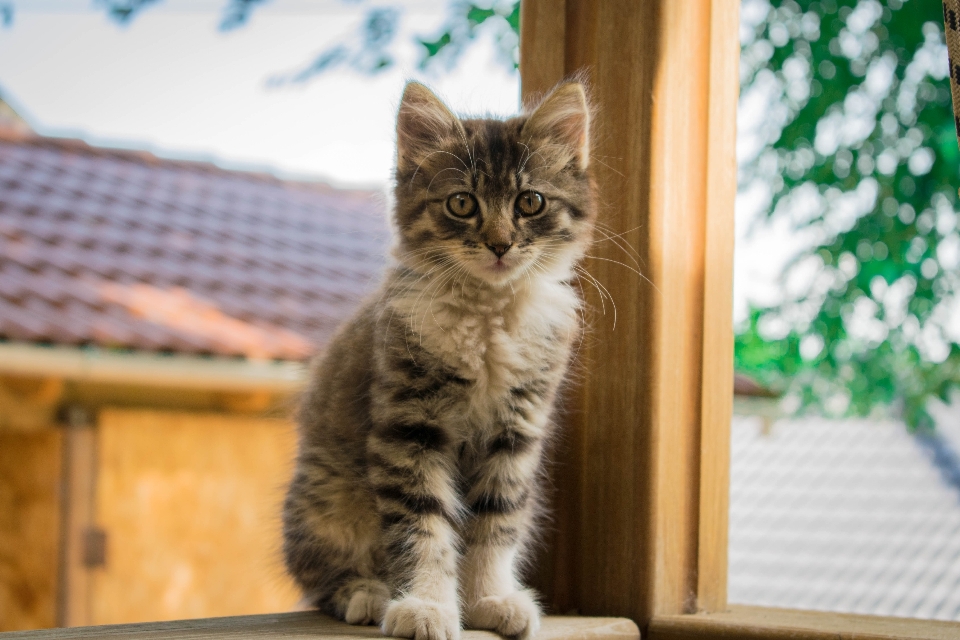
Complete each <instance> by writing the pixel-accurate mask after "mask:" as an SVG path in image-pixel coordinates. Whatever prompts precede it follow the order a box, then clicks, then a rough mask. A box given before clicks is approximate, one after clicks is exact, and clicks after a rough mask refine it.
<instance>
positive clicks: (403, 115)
mask: <svg viewBox="0 0 960 640" xmlns="http://www.w3.org/2000/svg"><path fill="white" fill-rule="evenodd" d="M454 136H455V137H456V138H457V139H461V138H462V137H463V128H462V127H461V125H460V121H459V120H457V116H455V115H453V112H452V111H450V109H448V108H447V105H445V104H443V102H442V101H441V100H440V98H438V97H437V96H436V95H434V93H433V92H432V91H430V89H427V88H426V87H425V86H423V85H422V84H420V83H419V82H408V83H407V86H406V87H405V88H404V90H403V97H402V98H401V99H400V111H399V113H398V114H397V169H398V170H406V169H409V168H412V167H415V166H417V165H418V164H419V163H420V162H422V161H423V158H424V157H425V156H426V154H428V153H430V152H432V151H435V150H436V149H437V147H439V146H440V145H441V144H442V143H443V141H444V140H445V139H447V138H450V137H454Z"/></svg>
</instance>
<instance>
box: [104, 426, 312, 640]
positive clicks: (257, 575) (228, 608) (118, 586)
mask: <svg viewBox="0 0 960 640" xmlns="http://www.w3.org/2000/svg"><path fill="white" fill-rule="evenodd" d="M97 428H98V434H99V435H98V458H99V463H98V473H97V499H96V524H97V525H98V526H100V527H101V528H102V529H104V530H105V531H106V533H107V550H106V566H105V567H104V568H101V569H95V570H93V588H92V595H91V602H92V615H91V621H90V622H91V623H92V624H111V623H123V622H140V621H146V620H172V619H182V618H200V617H209V616H216V615H238V614H252V613H265V612H269V611H278V610H279V611H282V610H289V609H290V608H291V607H292V606H293V604H294V603H295V602H296V601H297V599H298V597H299V596H298V594H297V592H296V590H295V589H294V588H293V586H292V584H291V582H290V580H289V578H287V577H286V575H285V573H284V571H283V568H282V564H281V562H280V554H279V549H280V544H281V538H280V504H281V501H282V498H283V490H284V487H285V484H286V482H287V481H288V480H289V474H290V472H291V470H292V461H293V455H294V450H295V442H294V439H295V436H294V431H293V425H292V424H290V423H289V422H287V421H284V420H274V419H263V418H245V417H241V416H224V415H216V414H192V413H175V412H164V411H144V410H122V409H107V410H103V411H102V412H101V413H100V416H99V420H98V427H97Z"/></svg>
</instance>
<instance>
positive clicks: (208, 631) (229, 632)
mask: <svg viewBox="0 0 960 640" xmlns="http://www.w3.org/2000/svg"><path fill="white" fill-rule="evenodd" d="M381 637H382V636H381V635H380V631H379V629H377V627H357V626H353V625H349V624H345V623H343V622H339V621H338V620H334V619H333V618H329V617H327V616H325V615H322V614H319V613H316V612H313V611H305V612H298V613H277V614H267V615H259V616H237V617H234V618H205V619H200V620H178V621H176V622H146V623H141V624H117V625H108V626H102V627H75V628H72V629H45V630H43V631H18V632H13V633H0V638H2V639H3V640H14V639H15V638H24V639H29V640H43V639H44V638H48V639H50V640H54V639H56V640H64V639H66V638H77V639H86V638H90V639H93V638H110V639H115V640H116V639H121V638H131V639H133V638H137V639H138V640H139V639H142V638H147V639H150V640H160V639H166V638H169V639H170V640H174V639H176V640H201V639H202V640H220V639H223V640H227V639H230V640H236V639H239V638H267V639H269V638H283V639H284V640H295V639H298V638H303V639H304V640H307V639H310V640H318V639H321V638H322V639H323V640H329V639H335V640H354V639H355V638H381ZM462 638H463V640H502V638H501V636H498V635H497V634H495V633H490V632H488V631H464V632H463V636H462ZM538 640H640V631H639V630H638V629H637V625H636V624H634V623H633V621H632V620H627V619H626V618H579V617H572V616H548V617H546V618H544V619H543V627H542V629H541V630H540V635H539V636H538Z"/></svg>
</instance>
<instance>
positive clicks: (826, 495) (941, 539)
mask: <svg viewBox="0 0 960 640" xmlns="http://www.w3.org/2000/svg"><path fill="white" fill-rule="evenodd" d="M758 422H759V420H757V419H751V418H744V417H737V418H735V419H734V423H733V437H732V450H731V452H732V456H731V478H730V546H729V550H730V564H729V584H728V592H729V600H730V602H733V603H738V604H755V605H765V606H776V607H791V608H799V609H820V610H827V611H840V612H851V613H862V614H877V615H892V616H909V617H917V618H934V619H945V620H960V482H958V479H960V475H958V472H960V467H958V464H957V462H958V459H957V456H956V451H957V450H958V449H957V443H958V442H960V438H957V437H956V436H957V435H958V431H960V415H954V416H953V417H952V418H950V419H949V420H943V421H941V423H942V426H941V428H940V430H939V431H938V433H937V434H935V435H932V436H931V435H927V436H916V435H913V434H911V433H910V432H908V430H907V429H906V427H905V426H904V425H903V424H900V423H897V422H892V421H888V422H870V421H866V420H824V419H794V420H781V421H779V422H777V423H776V424H774V425H773V427H772V429H771V430H770V431H769V432H768V435H764V430H763V428H762V426H761V425H760V424H758Z"/></svg>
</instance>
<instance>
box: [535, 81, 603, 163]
mask: <svg viewBox="0 0 960 640" xmlns="http://www.w3.org/2000/svg"><path fill="white" fill-rule="evenodd" d="M523 136H524V137H525V138H528V139H534V138H546V139H548V140H551V141H553V142H556V143H559V144H561V145H564V146H565V147H567V148H568V149H569V150H570V152H571V153H573V154H574V159H575V160H576V161H577V164H578V165H579V166H580V168H581V169H586V168H587V165H588V164H589V163H590V105H589V104H588V103H587V94H586V92H585V91H584V89H583V85H582V84H580V83H579V82H567V83H565V84H562V85H560V86H559V87H557V88H556V89H554V91H553V93H551V94H550V95H548V96H547V97H546V98H544V99H543V101H542V102H541V103H540V104H539V105H538V106H537V108H536V109H535V110H534V112H533V113H532V114H530V118H529V119H528V120H527V123H526V124H525V125H523Z"/></svg>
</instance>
